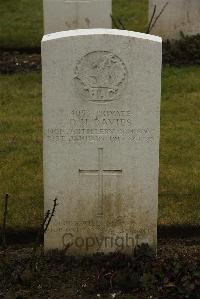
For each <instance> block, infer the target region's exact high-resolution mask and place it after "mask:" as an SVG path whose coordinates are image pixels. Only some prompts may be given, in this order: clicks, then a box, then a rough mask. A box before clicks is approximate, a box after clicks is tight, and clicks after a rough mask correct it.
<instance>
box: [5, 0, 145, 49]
mask: <svg viewBox="0 0 200 299" xmlns="http://www.w3.org/2000/svg"><path fill="white" fill-rule="evenodd" d="M147 10H148V0H113V16H114V17H115V18H120V20H121V21H122V23H123V24H124V26H125V27H126V28H127V29H128V30H134V31H141V32H145V30H146V27H147ZM0 13H1V18H0V48H11V49H14V48H33V47H40V41H41V39H42V35H43V6H42V0H17V1H14V0H0Z"/></svg>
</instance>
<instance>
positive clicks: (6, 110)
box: [0, 67, 200, 228]
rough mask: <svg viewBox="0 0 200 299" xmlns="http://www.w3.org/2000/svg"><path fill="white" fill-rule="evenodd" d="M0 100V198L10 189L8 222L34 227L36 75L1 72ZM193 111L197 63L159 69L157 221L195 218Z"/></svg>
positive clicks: (197, 147) (38, 201) (38, 180)
mask: <svg viewBox="0 0 200 299" xmlns="http://www.w3.org/2000/svg"><path fill="white" fill-rule="evenodd" d="M0 99H1V100H0V105H1V109H0V131H1V132H0V138H1V139H0V169H1V172H0V181H1V184H0V197H1V198H3V196H4V194H5V193H9V194H10V201H9V226H10V227H15V228H16V227H19V228H20V227H21V228H22V227H23V228H26V227H36V226H38V225H39V223H40V220H41V217H42V214H43V187H42V186H43V182H42V125H41V75H40V74H38V73H30V74H18V75H12V76H9V75H8V76H7V75H1V76H0ZM199 111H200V68H197V67H196V68H195V67H188V68H181V69H178V68H166V69H164V71H163V93H162V109H161V148H160V182H159V193H160V196H159V223H160V224H188V223H190V224H197V223H199V222H200V219H199V218H200V213H199V210H200V200H199V199H200V198H199V197H200V195H199V194H200V171H199V169H200V161H199V152H200V144H199V135H200V134H199V133H200V132H199ZM0 208H1V207H0ZM0 210H1V211H2V209H0ZM0 217H1V216H0ZM0 221H1V218H0Z"/></svg>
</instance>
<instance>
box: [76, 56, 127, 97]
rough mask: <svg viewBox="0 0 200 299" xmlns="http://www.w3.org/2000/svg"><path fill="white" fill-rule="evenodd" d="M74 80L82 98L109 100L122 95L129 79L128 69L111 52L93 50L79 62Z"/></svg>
mask: <svg viewBox="0 0 200 299" xmlns="http://www.w3.org/2000/svg"><path fill="white" fill-rule="evenodd" d="M74 80H75V85H76V89H77V91H78V93H79V94H80V95H81V97H82V98H84V99H87V100H89V101H92V102H100V103H101V102H109V101H113V100H115V99H117V98H119V97H120V95H121V92H122V90H123V89H124V87H125V84H126V80H127V69H126V66H125V64H124V63H123V62H122V60H121V59H120V58H119V57H118V56H116V55H115V54H113V53H111V52H107V51H96V52H91V53H89V54H87V55H85V56H84V57H83V58H82V59H81V60H80V61H79V62H78V63H77V65H76V69H75V77H74Z"/></svg>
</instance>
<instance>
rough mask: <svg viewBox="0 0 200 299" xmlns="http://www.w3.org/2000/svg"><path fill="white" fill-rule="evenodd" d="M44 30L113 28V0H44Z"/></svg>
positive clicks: (46, 31) (48, 31)
mask: <svg viewBox="0 0 200 299" xmlns="http://www.w3.org/2000/svg"><path fill="white" fill-rule="evenodd" d="M43 7H44V32H45V34H47V33H52V32H59V31H64V30H71V29H87V28H112V19H111V14H112V0H56V1H55V0H43Z"/></svg>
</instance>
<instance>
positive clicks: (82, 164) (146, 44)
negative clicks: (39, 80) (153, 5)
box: [42, 0, 179, 255]
mask: <svg viewBox="0 0 200 299" xmlns="http://www.w3.org/2000/svg"><path fill="white" fill-rule="evenodd" d="M177 1H179V0H177ZM48 2H49V3H48ZM50 2H52V3H51V4H52V8H51V9H52V12H53V11H54V14H55V15H54V16H55V19H54V25H55V24H56V22H58V19H59V17H58V16H59V14H60V10H59V9H58V7H59V5H63V6H62V9H61V10H62V11H63V12H65V11H66V6H67V7H68V9H69V7H71V9H72V13H70V14H69V11H68V14H69V16H70V17H71V19H70V17H69V19H68V18H67V20H68V21H67V23H66V21H65V20H66V18H64V17H63V18H64V21H63V22H64V24H65V25H66V24H67V26H68V25H69V24H70V25H69V27H70V28H71V26H72V25H71V24H74V25H75V27H80V26H82V24H83V27H85V26H84V24H85V23H87V26H88V27H90V26H89V25H91V26H94V27H95V22H97V23H98V26H101V27H110V26H111V24H110V12H111V1H110V0H100V1H97V0H95V1H89V0H88V1H86V0H82V1H78V3H79V4H77V1H64V2H63V1H60V2H59V1H53V0H52V1H51V0H46V1H45V3H46V4H45V5H46V6H45V7H46V12H45V14H46V17H45V18H46V21H45V22H46V24H50V21H51V18H50V20H48V22H47V19H48V14H51V16H52V12H50V7H51V5H50ZM55 3H56V4H55ZM48 5H49V7H48ZM53 5H54V6H53ZM57 5H58V7H57ZM84 5H86V6H84ZM90 5H91V6H90ZM101 5H102V6H101ZM85 7H87V8H85ZM101 8H102V9H103V11H104V13H103V12H102V15H103V17H104V18H106V19H107V21H105V24H106V25H105V24H104V23H103V19H101ZM47 11H48V13H47ZM95 11H96V12H95ZM97 12H98V13H97ZM90 14H91V15H90ZM95 14H96V16H97V18H94V15H95ZM64 15H65V13H64ZM106 16H107V17H106ZM86 19H87V21H86ZM69 20H71V21H69ZM97 20H98V21H97ZM79 21H80V23H79ZM97 23H96V24H97ZM47 27H48V26H47V25H46V31H47V32H48V30H47ZM57 28H59V30H62V24H60V25H59V26H58V27H57ZM52 30H53V28H52ZM161 57H162V43H161V38H160V37H157V36H152V35H146V34H143V33H136V32H130V31H125V30H123V31H121V30H112V29H77V30H69V31H61V32H57V33H52V34H47V35H45V36H44V37H43V41H42V66H43V67H42V72H43V128H44V133H43V136H44V138H43V139H44V142H43V152H44V155H43V157H44V196H45V211H46V210H48V209H51V207H52V202H53V199H55V198H57V199H58V204H59V205H58V206H57V207H56V211H55V215H54V217H53V218H52V221H51V223H50V226H49V229H48V231H47V233H46V234H45V248H46V250H49V249H60V250H62V249H65V250H66V252H67V253H68V254H77V255H79V254H81V255H82V254H92V253H96V252H104V253H108V252H112V251H116V250H120V251H123V252H126V253H131V252H132V251H133V249H134V248H135V246H137V245H139V244H142V243H148V244H149V245H150V246H151V247H152V248H154V249H156V244H157V210H158V170H159V134H160V93H161V64H162V63H161V60H162V58H161Z"/></svg>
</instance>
